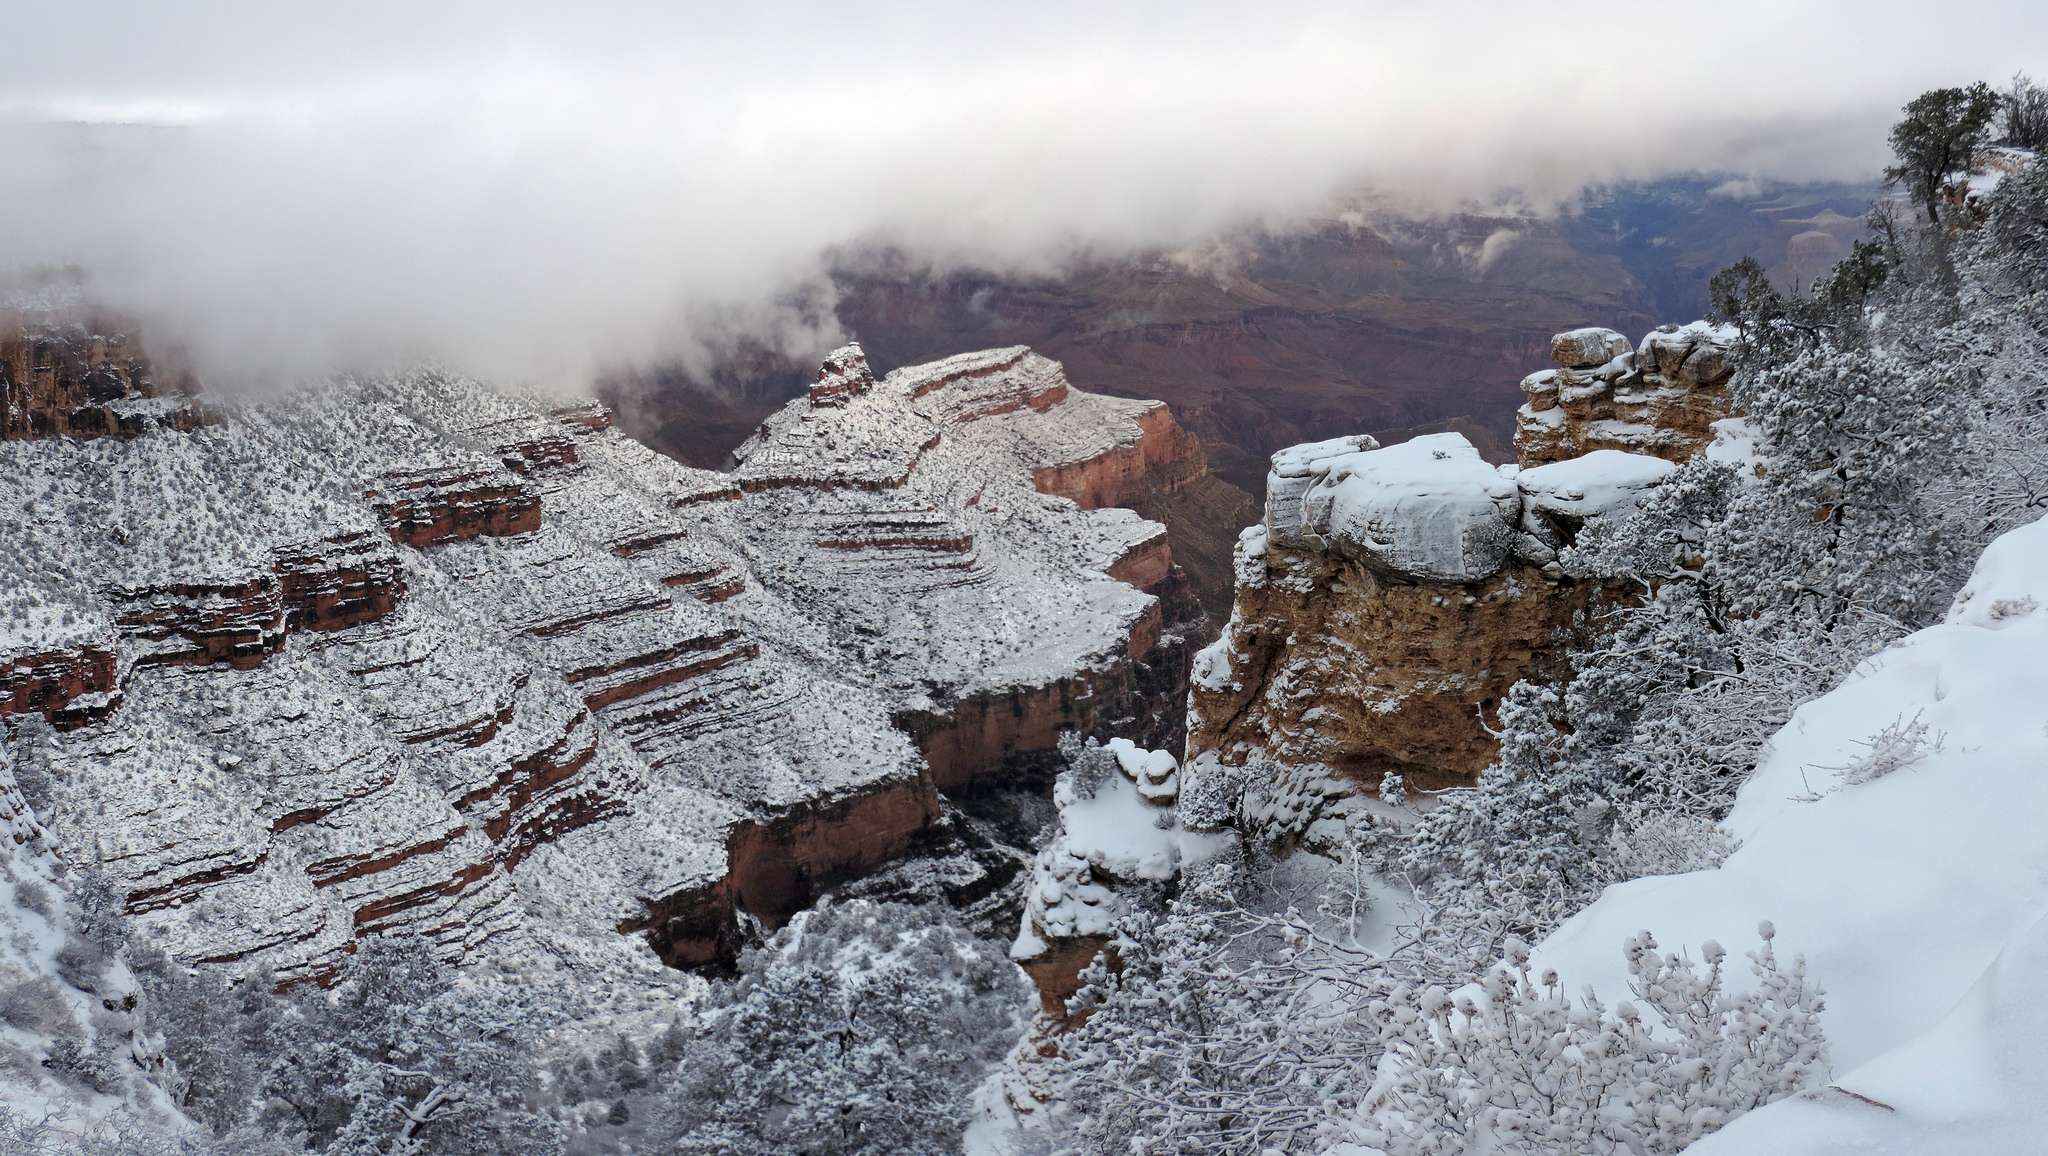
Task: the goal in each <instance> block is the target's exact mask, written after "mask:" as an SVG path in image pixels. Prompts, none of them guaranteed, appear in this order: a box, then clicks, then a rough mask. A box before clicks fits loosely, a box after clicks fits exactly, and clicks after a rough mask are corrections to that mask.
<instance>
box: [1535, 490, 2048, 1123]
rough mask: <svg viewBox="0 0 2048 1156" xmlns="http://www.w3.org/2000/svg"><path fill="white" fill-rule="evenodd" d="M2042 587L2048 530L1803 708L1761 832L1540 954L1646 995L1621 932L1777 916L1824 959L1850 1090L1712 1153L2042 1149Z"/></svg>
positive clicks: (1836, 1062)
mask: <svg viewBox="0 0 2048 1156" xmlns="http://www.w3.org/2000/svg"><path fill="white" fill-rule="evenodd" d="M2044 602H2048V522H2041V523H2036V524H2034V525H2031V526H2028V527H2025V528H2023V529H2020V530H2016V531H2013V532H2012V533H2010V534H2007V535H2005V536H2004V537H2002V538H2000V539H1999V540H1998V541H1997V542H1995V543H1993V544H1992V546H1991V548H1990V549H1989V550H1987V551H1986V552H1985V555H1984V558H1983V560H1982V562H1981V563H1980V564H1979V565H1978V567H1977V569H1976V573H1975V575H1974V576H1973V577H1972V578H1971V580H1970V582H1969V584H1968V585H1967V586H1966V587H1965V588H1964V590H1963V592H1962V594H1960V595H1959V596H1958V597H1957V599H1956V603H1955V608H1954V609H1953V610H1952V611H1951V612H1950V615H1949V617H1948V620H1947V621H1946V622H1944V623H1942V624H1940V625H1937V626H1932V627H1929V628H1927V629H1925V630H1922V631H1919V632H1918V633H1916V634H1913V635H1911V636H1909V637H1907V638H1905V639H1903V640H1901V641H1900V642H1898V643H1897V644H1896V645H1894V646H1892V647H1890V648H1889V649H1887V650H1885V651H1884V652H1882V653H1880V654H1878V655H1875V656H1874V657H1872V658H1871V659H1869V660H1868V661H1866V662H1865V663H1864V664H1863V665H1862V666H1861V667H1859V668H1858V669H1857V671H1856V672H1855V673H1854V674H1853V675H1851V676H1850V678H1849V679H1848V680H1847V681H1846V682H1844V683H1843V685H1841V686H1840V687H1838V688H1837V689H1835V690H1834V691H1833V692H1831V693H1829V694H1827V695H1824V696H1822V697H1820V698H1818V699H1815V700H1813V701H1811V702H1809V703H1807V704H1806V705H1804V706H1802V707H1801V708H1800V709H1799V710H1798V711H1797V712H1796V713H1795V714H1794V715H1793V716H1792V719H1791V721H1790V722H1788V723H1787V724H1786V726H1785V727H1784V728H1783V729H1782V730H1780V731H1779V732H1778V734H1777V735H1776V736H1775V737H1774V738H1773V740H1772V743H1771V748H1770V753H1769V755H1768V756H1767V758H1766V759H1765V760H1764V762H1763V764H1762V765H1761V766H1760V767H1759V768H1758V770H1757V773H1756V775H1755V776H1754V777H1753V778H1752V779H1751V780H1750V781H1749V783H1748V784H1746V785H1745V786H1744V787H1743V789H1742V792H1741V794H1740V795H1739V797H1738V799H1737V801H1736V804H1735V807H1734V808H1733V810H1732V812H1731V813H1730V814H1729V816H1728V819H1727V821H1726V827H1727V829H1728V832H1729V834H1731V835H1732V836H1734V837H1735V838H1736V839H1737V840H1739V841H1740V846H1739V847H1738V848H1737V850H1736V851H1735V852H1734V853H1733V854H1731V855H1730V856H1729V857H1728V859H1727V860H1726V861H1725V862H1724V863H1723V864H1722V865H1721V866H1720V867H1718V868H1715V869H1712V870H1707V871H1697V872H1691V873H1688V874H1684V875H1672V876H1663V877H1653V878H1647V879H1638V880H1635V881H1633V882H1630V883H1625V884H1621V885H1619V886H1616V887H1613V888H1610V889H1609V890H1608V891H1607V892H1606V893H1605V894H1604V895H1602V896H1601V898H1600V899H1599V900H1598V901H1597V902H1595V903H1594V904H1593V905H1592V906H1590V907H1588V908H1587V909H1586V910H1585V911H1583V912H1580V913H1579V914H1578V915H1576V916H1574V917H1573V918H1572V919H1570V920H1568V921H1567V922H1566V923H1565V924H1564V925H1563V926H1562V927H1560V928H1558V930H1557V931H1556V932H1555V933H1553V934H1552V935H1551V936H1550V937H1549V938H1548V939H1547V940H1546V941H1545V942H1544V943H1543V944H1541V945H1540V946H1539V948H1538V949H1537V952H1536V956H1537V964H1536V966H1538V967H1555V968H1556V969H1557V970H1558V971H1559V972H1560V973H1561V974H1562V975H1563V976H1564V979H1565V982H1566V983H1567V984H1568V985H1570V986H1571V987H1573V988H1577V987H1578V986H1579V985H1581V984H1590V985H1592V986H1593V987H1594V988H1595V989H1597V990H1598V991H1599V992H1600V993H1601V994H1602V996H1603V997H1605V998H1607V999H1609V1000H1610V1001H1612V1000H1618V999H1622V998H1626V997H1627V996H1628V987H1627V979H1628V977H1627V975H1626V973H1625V971H1624V970H1623V968H1622V965H1621V960H1620V954H1619V952H1617V951H1616V945H1618V944H1620V943H1621V942H1623V941H1624V940H1625V939H1626V938H1627V937H1628V936H1630V935H1633V934H1634V933H1636V932H1638V931H1640V930H1642V929H1644V928H1649V929H1652V930H1654V931H1655V932H1656V934H1657V937H1658V939H1659V940H1660V941H1662V942H1664V943H1666V944H1669V945H1672V946H1673V947H1674V948H1675V947H1677V946H1679V945H1688V946H1690V947H1692V948H1693V949H1695V950H1696V949H1697V948H1698V945H1699V944H1701V943H1703V942H1705V941H1706V940H1709V939H1714V940H1719V941H1721V942H1724V943H1741V942H1746V941H1748V940H1750V939H1751V937H1752V929H1753V928H1754V927H1755V926H1756V923H1757V921H1758V920H1759V919H1769V920H1771V921H1773V922H1774V923H1775V924H1776V926H1777V929H1778V940H1777V946H1778V948H1779V951H1780V954H1781V955H1785V956H1790V955H1792V954H1794V953H1799V954H1803V955H1805V957H1806V958H1807V961H1808V964H1809V966H1810V971H1811V975H1812V976H1813V978H1814V980H1815V981H1816V982H1817V983H1818V984H1820V985H1821V986H1822V987H1823V988H1824V989H1825V990H1826V1001H1827V1007H1826V1011H1825V1012H1824V1013H1823V1019H1822V1022H1823V1025H1824V1027H1825V1030H1826V1032H1827V1036H1828V1041H1829V1045H1830V1049H1831V1053H1832V1060H1833V1071H1834V1079H1833V1085H1832V1086H1833V1088H1835V1089H1839V1091H1828V1092H1822V1093H1819V1094H1818V1095H1817V1096H1815V1097H1808V1098H1802V1099H1794V1100H1787V1101H1781V1102H1780V1103H1778V1104H1774V1105H1771V1106H1769V1107H1766V1108H1762V1109H1760V1110H1758V1111H1756V1112H1754V1113H1752V1114H1751V1115H1749V1116H1747V1117H1745V1118H1744V1119H1742V1120H1741V1121H1740V1122H1738V1123H1737V1124H1736V1125H1734V1126H1733V1127H1730V1128H1729V1129H1727V1130H1726V1131H1724V1132H1722V1133H1720V1134H1719V1135H1717V1136H1714V1137H1711V1138H1709V1139H1708V1140H1706V1141H1704V1142H1702V1143H1701V1144H1699V1145H1697V1146H1696V1147H1695V1148H1693V1149H1692V1151H1694V1152H1698V1153H1701V1154H1702V1156H1712V1154H1714V1153H1726V1154H1730V1156H1732V1154H1734V1153H1746V1152H1772V1153H1780V1154H1785V1153H1816V1154H1817V1153H1837V1152H1851V1151H1856V1152H1862V1151H1878V1150H1883V1151H1894V1152H1915V1153H1929V1152H1954V1153H1964V1152H1971V1153H1975V1152H2017V1151H2034V1150H2039V1147H2040V1138H2041V1137H2042V1136H2044V1135H2048V1094H2044V1092H2048V1049H2044V1048H2042V1047H2041V1045H2040V1038H2041V1035H2042V1034H2043V1032H2048V1022H2043V1019H2044V1015H2048V1012H2044V1011H2043V1007H2044V1005H2043V1004H2042V1002H2041V1000H2040V997H2039V993H2038V988H2039V976H2040V974H2041V973H2042V969H2043V968H2044V967H2048V933H2044V930H2043V928H2042V926H2041V924H2040V920H2041V918H2042V912H2043V911H2044V910H2048V824H2043V823H2042V822H2041V816H2042V815H2043V814H2048V775H2044V774H2042V768H2043V767H2044V766H2048V665H2044V664H2043V663H2042V662H2041V661H2040V655H2041V654H2042V653H2044V650H2048V610H2044V608H2043V603H2044ZM1731 974H1738V978H1746V977H1740V976H1739V969H1732V970H1731ZM1871 1101H1878V1102H1879V1103H1880V1104H1881V1105H1882V1106H1874V1105H1873V1104H1872V1103H1871Z"/></svg>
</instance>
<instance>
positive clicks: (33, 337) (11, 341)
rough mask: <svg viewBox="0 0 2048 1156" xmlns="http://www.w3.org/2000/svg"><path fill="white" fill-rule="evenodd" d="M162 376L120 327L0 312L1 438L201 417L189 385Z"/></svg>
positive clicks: (99, 320)
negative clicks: (166, 379) (167, 380)
mask: <svg viewBox="0 0 2048 1156" xmlns="http://www.w3.org/2000/svg"><path fill="white" fill-rule="evenodd" d="M169 376H170V377H171V378H172V379H173V380H172V381H170V382H169V383H166V381H165V377H166V375H164V374H162V373H160V372H159V370H158V369H157V367H156V366H155V365H154V363H153V362H152V361H151V359H150V357H149V355H148V353H147V352H146V351H145V350H144V349H143V346H142V341H141V338H140V337H139V336H138V334H137V332H136V330H135V327H134V326H133V325H131V324H128V323H126V322H123V321H119V320H117V319H113V318H105V317H91V318H88V319H87V320H86V321H84V322H82V323H81V322H78V321H74V320H70V319H68V318H59V317H53V316H49V315H47V314H42V313H35V314H29V313H22V312H19V311H0V440H5V439H25V438H48V437H70V438H96V437H109V436H112V437H136V436H138V435H140V434H141V433H142V432H143V431H144V430H146V429H149V428H151V427H153V426H156V425H167V426H170V427H173V428H176V429H191V428H192V427H194V426H195V425H197V424H199V422H200V421H201V420H202V415H201V413H200V410H199V408H198V404H197V402H196V401H195V400H194V399H193V398H192V397H191V396H190V393H189V390H190V386H191V382H190V381H189V379H187V378H185V377H184V376H183V375H181V374H175V373H173V374H171V375H169Z"/></svg>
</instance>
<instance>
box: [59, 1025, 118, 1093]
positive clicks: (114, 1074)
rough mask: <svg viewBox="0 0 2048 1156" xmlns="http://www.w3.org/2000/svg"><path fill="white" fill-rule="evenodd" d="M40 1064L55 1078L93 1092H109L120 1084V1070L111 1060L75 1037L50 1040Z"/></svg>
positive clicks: (60, 1037)
mask: <svg viewBox="0 0 2048 1156" xmlns="http://www.w3.org/2000/svg"><path fill="white" fill-rule="evenodd" d="M43 1066H44V1067H46V1068H48V1069H49V1070H50V1072H51V1073H52V1074H53V1075H55V1076H56V1077H57V1078H58V1079H60V1080H65V1081H68V1082H70V1083H72V1084H75V1085H78V1086H80V1087H83V1088H88V1089H90V1090H92V1091H95V1092H100V1093H108V1092H113V1091H115V1090H116V1089H118V1088H119V1087H120V1086H121V1070H120V1068H118V1067H117V1066H115V1064H114V1062H113V1060H111V1059H109V1058H108V1057H107V1056H106V1055H105V1054H103V1053H102V1052H100V1051H99V1050H97V1049H96V1048H94V1047H93V1046H92V1045H91V1044H90V1043H88V1042H86V1041H84V1040H81V1039H79V1038H78V1037H76V1036H69V1035H64V1036H58V1037H57V1038H56V1039H54V1040H51V1041H50V1054H49V1056H48V1057H47V1058H45V1059H44V1060H43Z"/></svg>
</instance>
